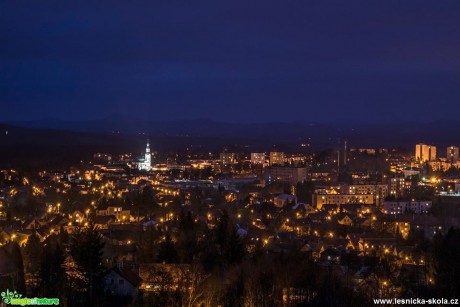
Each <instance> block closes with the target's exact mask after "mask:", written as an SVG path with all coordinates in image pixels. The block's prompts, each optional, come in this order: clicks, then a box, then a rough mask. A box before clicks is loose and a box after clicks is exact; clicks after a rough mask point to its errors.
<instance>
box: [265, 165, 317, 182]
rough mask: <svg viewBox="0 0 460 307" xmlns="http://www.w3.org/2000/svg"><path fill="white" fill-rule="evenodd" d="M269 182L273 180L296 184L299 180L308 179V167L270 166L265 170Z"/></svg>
mask: <svg viewBox="0 0 460 307" xmlns="http://www.w3.org/2000/svg"><path fill="white" fill-rule="evenodd" d="M265 172H266V173H265V175H266V178H267V180H268V182H269V183H271V182H273V181H283V182H289V183H291V184H293V185H296V184H297V183H298V182H303V181H305V180H307V174H308V171H307V168H305V167H291V166H270V167H268V168H267V169H266V171H265Z"/></svg>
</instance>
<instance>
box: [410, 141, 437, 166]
mask: <svg viewBox="0 0 460 307" xmlns="http://www.w3.org/2000/svg"><path fill="white" fill-rule="evenodd" d="M415 160H416V161H418V162H427V161H434V160H436V146H432V145H425V144H417V145H415Z"/></svg>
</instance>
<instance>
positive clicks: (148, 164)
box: [138, 140, 152, 171]
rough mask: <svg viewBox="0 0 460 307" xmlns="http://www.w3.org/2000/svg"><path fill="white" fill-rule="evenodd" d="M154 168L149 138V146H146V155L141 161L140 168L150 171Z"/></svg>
mask: <svg viewBox="0 0 460 307" xmlns="http://www.w3.org/2000/svg"><path fill="white" fill-rule="evenodd" d="M151 168H152V156H151V155H150V144H149V140H147V147H146V148H145V157H144V159H142V160H141V161H139V164H138V169H139V170H141V171H150V169H151Z"/></svg>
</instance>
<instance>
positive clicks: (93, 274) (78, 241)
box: [69, 223, 105, 303]
mask: <svg viewBox="0 0 460 307" xmlns="http://www.w3.org/2000/svg"><path fill="white" fill-rule="evenodd" d="M104 245H105V243H104V242H103V241H102V236H101V234H100V232H99V230H98V228H97V227H96V226H94V224H93V223H91V224H90V225H89V226H88V227H84V228H81V229H78V230H76V231H75V232H74V233H73V234H72V236H71V238H70V246H69V247H70V254H71V256H72V258H73V259H74V261H75V264H76V266H77V268H78V270H79V271H80V273H81V274H82V275H83V276H84V280H86V284H85V285H84V286H85V288H86V289H88V290H87V298H88V300H89V302H90V303H93V302H94V301H95V299H96V298H97V297H100V296H101V295H102V293H103V281H104V279H103V273H104V270H105V268H104V266H103V264H102V254H103V248H104Z"/></svg>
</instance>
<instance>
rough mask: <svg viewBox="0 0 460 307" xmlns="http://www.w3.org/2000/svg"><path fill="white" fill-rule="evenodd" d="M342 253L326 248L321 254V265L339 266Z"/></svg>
mask: <svg viewBox="0 0 460 307" xmlns="http://www.w3.org/2000/svg"><path fill="white" fill-rule="evenodd" d="M340 257H342V252H341V251H339V250H337V249H335V248H327V249H326V250H324V251H323V252H322V253H321V257H320V262H321V263H323V264H340Z"/></svg>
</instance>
